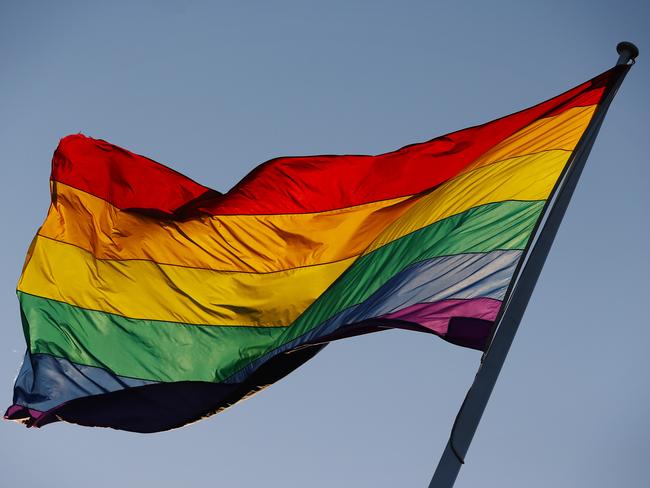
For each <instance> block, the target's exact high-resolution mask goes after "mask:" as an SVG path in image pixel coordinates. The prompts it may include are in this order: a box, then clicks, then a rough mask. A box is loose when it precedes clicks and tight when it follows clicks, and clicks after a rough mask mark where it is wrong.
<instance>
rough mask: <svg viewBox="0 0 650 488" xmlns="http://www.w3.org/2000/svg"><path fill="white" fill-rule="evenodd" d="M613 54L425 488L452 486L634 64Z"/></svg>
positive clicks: (625, 49) (633, 51) (622, 53)
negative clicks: (601, 94)
mask: <svg viewBox="0 0 650 488" xmlns="http://www.w3.org/2000/svg"><path fill="white" fill-rule="evenodd" d="M616 50H617V52H618V54H619V58H618V61H617V62H616V64H617V65H621V66H624V68H622V69H621V72H620V73H619V75H618V77H617V78H616V79H615V80H614V81H613V83H612V84H611V86H610V87H609V91H608V92H607V93H606V95H605V98H604V99H603V101H602V103H601V104H600V105H599V106H598V108H597V109H596V112H595V114H594V116H593V118H592V120H591V122H590V123H589V126H588V127H587V129H586V131H585V133H584V134H583V136H582V138H581V139H580V141H579V142H578V144H577V146H576V149H575V150H574V152H573V155H572V157H571V160H570V162H569V163H568V164H567V167H566V170H565V173H564V175H563V176H562V177H561V181H560V183H559V184H558V185H557V187H556V190H555V192H554V195H553V196H552V197H551V199H550V205H549V206H548V208H547V211H546V212H545V215H544V217H543V218H542V221H541V222H543V223H542V224H541V225H540V226H539V229H541V230H538V232H537V233H536V235H535V236H533V237H532V238H531V239H533V242H534V244H533V245H532V247H531V250H530V252H529V253H528V255H527V256H526V257H525V258H524V259H525V263H524V265H523V266H522V267H521V270H520V272H519V275H518V276H515V277H514V279H513V285H512V288H511V290H510V293H509V294H508V293H507V294H506V298H505V306H504V307H503V310H502V314H501V316H500V318H497V325H496V327H495V330H496V332H495V334H494V336H493V338H492V342H491V343H490V346H489V348H488V349H487V351H486V352H485V354H484V355H483V358H482V360H481V366H480V367H479V369H478V371H477V373H476V377H475V378H474V382H473V384H472V386H471V387H470V389H469V391H468V392H467V396H466V397H465V400H464V402H463V404H462V406H461V407H460V410H459V412H458V415H457V416H456V420H455V422H454V426H453V428H452V431H451V435H450V437H449V441H448V442H447V446H446V447H445V450H444V452H443V454H442V457H441V458H440V462H439V463H438V467H437V468H436V471H435V473H434V475H433V478H432V480H431V483H430V484H429V488H451V487H453V485H454V482H455V481H456V477H457V476H458V472H459V471H460V467H461V465H462V464H463V463H464V458H465V455H466V454H467V451H468V449H469V445H470V443H471V442H472V438H473V437H474V433H475V432H476V428H477V427H478V424H479V422H480V420H481V416H482V415H483V411H484V410H485V406H486V404H487V402H488V400H489V398H490V394H491V393H492V389H493V388H494V384H495V383H496V381H497V378H498V376H499V372H500V371H501V367H502V366H503V363H504V361H505V358H506V355H507V354H508V350H509V349H510V345H511V344H512V341H513V339H514V336H515V333H516V332H517V328H518V327H519V322H520V321H521V317H522V315H523V313H524V310H525V309H526V305H527V304H528V300H529V299H530V295H531V294H532V292H533V289H534V288H535V284H536V283H537V278H538V277H539V274H540V272H541V270H542V266H543V265H544V261H545V260H546V256H547V255H548V252H549V250H550V248H551V244H552V243H553V239H554V238H555V234H556V233H557V230H558V227H559V226H560V222H561V221H562V217H563V216H564V212H565V211H566V209H567V206H568V204H569V200H570V199H571V195H572V194H573V191H574V189H575V187H576V184H577V182H578V179H579V178H580V174H581V173H582V169H583V168H584V165H585V162H586V161H587V157H588V156H589V152H590V151H591V148H592V146H593V144H594V140H595V139H596V135H597V134H598V130H599V129H600V126H601V124H602V123H603V119H604V118H605V114H606V113H607V109H608V108H609V105H610V103H611V102H612V100H613V98H614V96H615V95H616V91H617V90H618V88H619V87H620V86H621V83H622V82H623V79H624V78H625V75H626V74H627V72H628V71H629V69H630V66H631V65H632V64H634V59H635V58H636V57H637V56H638V55H639V50H638V49H637V47H636V46H635V45H634V44H632V43H631V42H621V43H619V44H618V46H616ZM544 219H545V220H544ZM535 238H536V239H535Z"/></svg>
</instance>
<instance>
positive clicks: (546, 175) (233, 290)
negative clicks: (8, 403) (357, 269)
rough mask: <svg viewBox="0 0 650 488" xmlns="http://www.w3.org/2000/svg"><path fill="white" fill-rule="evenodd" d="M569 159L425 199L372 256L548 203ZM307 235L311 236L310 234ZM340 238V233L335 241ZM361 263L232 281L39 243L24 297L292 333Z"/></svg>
mask: <svg viewBox="0 0 650 488" xmlns="http://www.w3.org/2000/svg"><path fill="white" fill-rule="evenodd" d="M568 156H569V153H567V152H565V151H548V152H546V153H542V154H537V155H533V156H524V157H519V158H514V159H511V160H507V161H503V162H499V163H494V164H492V165H489V166H484V167H482V168H478V169H476V170H475V171H473V172H471V173H467V174H464V175H462V176H460V177H457V178H455V179H454V180H452V181H449V182H447V183H446V184H444V185H442V186H440V187H438V188H437V189H436V190H434V191H433V192H432V193H430V194H429V195H426V196H424V197H422V198H420V200H419V201H418V202H417V203H416V204H415V205H414V206H413V207H412V209H411V211H409V212H407V213H406V214H404V216H403V217H402V218H401V219H399V220H398V221H396V222H395V223H394V224H393V225H391V226H389V227H388V228H387V229H386V231H384V232H383V233H382V234H381V235H380V237H379V238H378V239H376V240H375V241H374V242H373V243H372V245H371V246H370V247H369V248H368V250H367V252H369V251H371V250H374V249H377V248H378V247H380V246H382V245H384V244H387V243H389V242H391V241H393V240H395V239H397V238H399V237H401V236H403V235H405V234H408V233H410V232H413V231H415V230H417V229H419V228H421V227H424V226H426V225H429V224H431V223H434V222H436V221H438V220H441V219H444V218H445V217H448V216H450V215H455V214H458V213H461V212H464V211H465V210H467V209H469V208H472V207H475V206H478V205H483V204H486V203H491V202H499V201H503V200H510V199H519V200H541V199H544V198H546V197H547V196H548V193H549V192H550V189H551V188H552V186H553V184H554V183H555V180H556V178H557V176H558V175H559V173H560V171H561V170H562V167H563V166H564V163H565V162H566V160H567V158H568ZM304 232H305V233H306V234H309V229H305V230H304ZM338 235H339V234H338V233H337V232H336V229H333V230H332V239H333V240H335V239H336V238H337V237H338ZM354 259H356V258H354V257H353V258H348V259H346V260H343V261H338V262H334V263H329V264H322V265H317V266H311V267H303V268H296V269H291V270H286V271H280V272H276V273H266V274H259V273H241V272H236V273H232V272H219V271H213V270H205V269H194V268H184V267H179V266H169V265H161V264H157V263H153V262H150V261H138V260H135V261H114V260H108V261H104V260H96V259H94V258H93V256H92V255H91V254H90V253H88V252H87V251H85V250H82V249H79V248H77V247H74V246H71V245H69V244H63V243H59V242H55V241H52V240H51V239H46V238H43V237H38V238H37V239H36V242H35V245H34V246H33V250H32V255H31V258H30V261H29V263H28V264H27V266H26V268H25V271H24V274H23V277H22V279H21V281H20V283H19V290H21V291H24V292H26V293H31V294H33V295H37V296H42V297H46V298H51V299H54V300H59V301H63V302H66V303H70V304H72V305H77V306H80V307H83V308H89V309H93V310H101V311H104V312H110V313H116V314H119V315H125V316H127V317H133V318H141V319H153V320H165V321H171V322H183V323H191V324H218V325H254V326H260V325H267V326H273V325H288V324H290V323H291V322H292V321H293V320H294V319H295V318H296V317H297V316H298V315H299V314H300V313H301V312H302V311H303V310H304V309H305V308H306V307H307V306H308V305H309V304H310V303H312V301H313V300H315V299H316V298H317V297H318V296H320V295H321V293H323V291H324V290H325V289H326V288H327V287H328V286H329V285H330V284H331V283H332V282H333V281H334V280H335V279H336V278H337V277H338V276H339V275H340V274H341V273H342V272H343V271H344V270H345V269H346V268H347V267H348V266H350V265H351V264H352V262H353V261H354Z"/></svg>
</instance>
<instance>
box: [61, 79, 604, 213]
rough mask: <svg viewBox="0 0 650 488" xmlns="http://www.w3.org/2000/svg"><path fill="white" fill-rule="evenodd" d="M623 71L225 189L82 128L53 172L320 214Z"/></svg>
mask: <svg viewBox="0 0 650 488" xmlns="http://www.w3.org/2000/svg"><path fill="white" fill-rule="evenodd" d="M616 69H617V68H613V69H612V70H609V71H607V72H605V73H603V74H602V75H600V76H598V77H596V78H594V79H593V80H590V81H588V82H586V83H583V84H582V85H580V86H578V87H576V88H573V89H572V90H569V91H568V92H565V93H563V94H562V95H560V96H558V97H555V98H553V99H550V100H548V101H546V102H543V103H540V104H539V105H536V106H534V107H531V108H529V109H526V110H523V111H521V112H517V113H515V114H512V115H509V116H507V117H503V118H500V119H497V120H495V121H492V122H489V123H487V124H483V125H480V126H476V127H472V128H469V129H464V130H461V131H458V132H454V133H451V134H448V135H446V136H442V137H438V138H436V139H433V140H431V141H428V142H424V143H420V144H413V145H410V146H406V147H404V148H402V149H399V150H397V151H394V152H391V153H387V154H382V155H379V156H356V155H354V156H352V155H348V156H308V157H282V158H277V159H273V160H271V161H268V162H266V163H264V164H262V165H260V166H258V167H257V168H256V169H254V170H253V171H252V172H251V173H250V174H249V175H248V176H246V177H245V178H244V179H243V180H242V181H241V182H239V183H238V184H237V185H236V186H235V187H234V188H232V189H231V190H230V191H229V192H228V193H227V194H225V195H221V194H220V193H218V192H216V191H214V190H210V189H209V188H206V187H204V186H202V185H199V184H198V183H196V182H194V181H192V180H190V179H189V178H186V177H184V176H182V175H181V174H179V173H176V172H175V171H173V170H171V169H169V168H167V167H165V166H163V165H160V164H158V163H156V162H154V161H152V160H150V159H147V158H145V157H142V156H138V155H137V154H134V153H131V152H129V151H126V150H124V149H121V148H119V147H117V146H113V145H111V144H109V143H107V142H105V141H101V140H96V139H91V138H89V137H85V136H83V135H72V136H68V137H66V138H64V139H63V140H62V141H61V143H60V144H59V147H58V149H57V150H56V152H55V153H54V159H53V161H52V179H53V180H55V181H59V182H61V183H65V184H67V185H69V186H73V187H75V188H78V189H80V190H83V191H86V192H88V193H91V194H93V195H95V196H97V197H100V198H102V199H104V200H107V201H109V202H110V203H112V204H113V205H114V206H116V207H119V208H122V209H137V210H139V211H141V212H145V213H151V214H154V215H157V216H164V217H178V218H186V217H189V216H192V215H195V214H201V213H202V214H205V213H207V214H278V213H307V212H320V211H326V210H333V209H337V208H344V207H349V206H354V205H360V204H364V203H369V202H374V201H379V200H386V199H391V198H396V197H400V196H406V195H413V194H416V193H419V192H421V191H424V190H428V189H430V188H432V187H435V186H436V185H439V184H440V183H442V182H444V181H446V180H448V179H449V178H452V177H453V176H455V175H456V174H458V172H460V171H461V170H462V169H463V168H464V167H465V166H466V165H467V164H469V163H471V162H472V161H474V160H475V159H476V158H477V157H478V156H479V155H480V154H482V153H484V152H485V151H486V150H488V149H490V148H491V147H493V146H494V145H495V144H497V143H499V142H500V141H502V140H504V139H505V138H507V137H509V136H510V135H512V134H513V133H515V132H517V131H519V130H520V129H522V128H523V127H525V126H527V125H529V124H530V123H532V122H534V121H535V120H538V119H540V118H543V117H548V116H550V115H557V114H558V113H560V112H562V111H564V110H567V109H569V108H571V107H576V106H584V105H593V104H596V103H598V102H599V101H600V99H601V97H602V95H603V92H604V90H605V85H606V84H607V82H608V81H609V80H611V79H612V78H613V77H615V75H616V74H617V71H616Z"/></svg>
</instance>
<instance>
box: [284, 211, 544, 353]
mask: <svg viewBox="0 0 650 488" xmlns="http://www.w3.org/2000/svg"><path fill="white" fill-rule="evenodd" d="M544 203H545V201H543V200H540V201H526V202H522V201H506V202H498V203H490V204H487V205H481V206H480V207H475V208H471V209H469V210H467V211H465V212H463V213H461V214H458V215H453V216H451V217H448V218H446V219H444V220H441V221H438V222H436V223H434V224H431V225H429V226H428V227H424V228H422V229H419V230H417V231H415V232H413V233H411V234H408V235H406V236H404V237H402V238H400V239H398V240H396V241H393V242H391V243H389V244H387V245H385V246H384V247H381V248H379V249H378V250H376V251H375V252H372V253H370V254H366V255H365V256H362V257H361V258H359V259H358V260H357V261H355V262H354V264H352V266H350V267H349V268H348V269H347V270H346V271H345V273H344V274H343V275H341V277H339V279H338V280H337V281H336V282H335V283H334V284H333V285H332V286H330V287H329V288H328V289H327V290H326V291H325V293H323V294H322V295H321V296H320V297H319V298H318V299H317V300H316V301H315V302H314V303H313V304H312V305H311V306H310V307H309V308H308V309H307V310H306V311H305V312H303V314H302V315H301V316H300V317H298V318H297V319H296V320H295V321H294V322H293V324H292V325H291V328H290V329H287V330H286V334H285V337H283V339H282V342H283V343H284V342H289V341H290V340H293V339H295V338H296V337H298V336H300V335H302V334H304V333H306V332H308V331H309V330H311V329H313V328H314V327H316V326H318V325H319V324H321V323H322V322H324V321H325V320H327V319H329V318H331V317H333V316H334V315H336V314H337V313H338V312H340V311H341V310H345V309H346V308H349V307H351V306H353V305H356V304H359V303H361V302H363V301H365V300H366V299H368V298H369V297H370V296H371V295H372V294H373V293H374V292H376V291H377V290H378V289H379V288H380V287H381V286H382V285H384V284H385V283H386V282H387V281H388V280H389V279H390V278H391V277H393V276H394V275H396V274H397V273H399V272H400V271H402V270H403V269H405V268H407V267H408V266H410V265H412V264H414V263H417V262H420V261H426V260H427V259H432V258H435V257H440V256H451V255H456V254H464V253H485V252H490V251H494V250H496V249H502V250H509V249H524V247H525V246H526V243H527V242H528V238H529V237H530V234H531V233H532V231H533V228H534V226H535V223H536V222H537V219H538V217H539V215H540V213H541V211H542V208H543V207H544Z"/></svg>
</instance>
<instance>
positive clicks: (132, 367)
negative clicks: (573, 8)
mask: <svg viewBox="0 0 650 488" xmlns="http://www.w3.org/2000/svg"><path fill="white" fill-rule="evenodd" d="M543 205H544V202H543V201H535V202H515V201H509V202H501V203H495V204H488V205H483V206H481V207H477V208H473V209H470V210H468V211H466V212H463V213H462V214H459V215H455V216H452V217H449V218H447V219H444V220H442V221H439V222H436V223H435V224H432V225H430V226H428V227H425V228H423V229H420V230H418V231H416V232H413V233H411V234H409V235H407V236H404V237H402V238H400V239H398V240H396V241H393V242H391V243H389V244H387V245H385V246H383V247H381V248H380V249H377V250H376V251H374V252H372V253H370V254H368V255H366V256H363V257H361V258H359V259H358V260H357V261H355V263H354V264H353V265H352V266H351V267H350V268H349V269H348V270H347V271H346V272H345V273H344V274H343V275H342V276H341V277H340V278H339V279H338V280H337V281H336V282H335V283H334V284H333V285H332V286H331V287H330V288H329V289H328V290H327V291H326V292H325V293H324V294H323V295H322V296H321V297H320V298H319V299H318V300H316V302H314V304H313V305H312V306H311V307H309V308H308V309H307V311H305V313H303V314H302V315H301V316H300V317H299V318H298V319H297V320H296V321H295V322H294V323H293V324H292V325H291V326H290V327H289V328H276V327H229V326H226V327H218V326H199V325H185V324H179V323H168V322H161V321H150V320H136V319H128V318H125V317H121V316H118V315H113V314H108V313H104V312H97V311H90V310H85V309H81V308H77V307H74V306H72V305H68V304H65V303H60V302H56V301H53V300H48V299H44V298H39V297H34V296H32V295H28V294H25V293H20V292H19V293H18V295H19V298H20V302H21V306H22V310H23V315H24V317H23V320H24V327H25V336H26V337H27V338H28V342H29V348H30V351H31V352H32V353H46V354H52V355H54V356H58V357H63V358H66V359H69V360H70V361H72V362H75V363H78V364H85V365H89V366H98V367H101V368H104V369H108V370H111V371H113V372H114V373H116V374H118V375H121V376H129V377H134V378H142V379H148V380H154V381H183V380H198V381H213V382H218V381H221V380H223V379H225V378H227V377H228V376H230V375H231V374H232V373H234V372H236V371H237V370H239V369H240V368H242V367H243V366H245V365H246V364H248V363H250V362H251V361H253V360H254V359H256V358H257V357H259V356H261V355H263V354H264V353H266V352H268V351H270V350H272V349H274V348H275V347H277V346H279V345H281V344H283V343H285V342H288V341H291V340H293V339H295V338H296V337H298V336H300V335H302V334H304V333H305V332H307V331H309V330H310V329H312V328H314V327H316V326H317V325H318V324H320V323H322V322H323V321H324V320H327V319H328V318H330V317H332V316H334V315H335V314H336V313H338V312H339V311H341V310H343V309H346V308H348V307H350V306H353V305H355V304H358V303H361V302H363V301H364V300H366V299H367V298H368V297H369V296H370V295H371V294H372V293H374V292H375V291H376V290H377V289H379V287H381V286H382V285H383V284H384V283H386V281H388V280H389V279H390V278H391V277H392V276H394V275H395V274H396V273H398V272H400V271H401V270H403V269H404V268H406V267H407V266H409V265H411V264H413V263H416V262H420V261H424V260H427V259H432V258H435V257H438V256H448V255H454V254H462V253H481V252H489V251H493V250H495V249H523V248H524V246H525V244H526V241H527V240H528V237H529V235H530V233H531V231H532V228H533V226H534V224H535V222H536V220H537V218H538V216H539V214H540V211H541V209H542V207H543ZM88 346H90V348H89V347H88Z"/></svg>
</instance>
